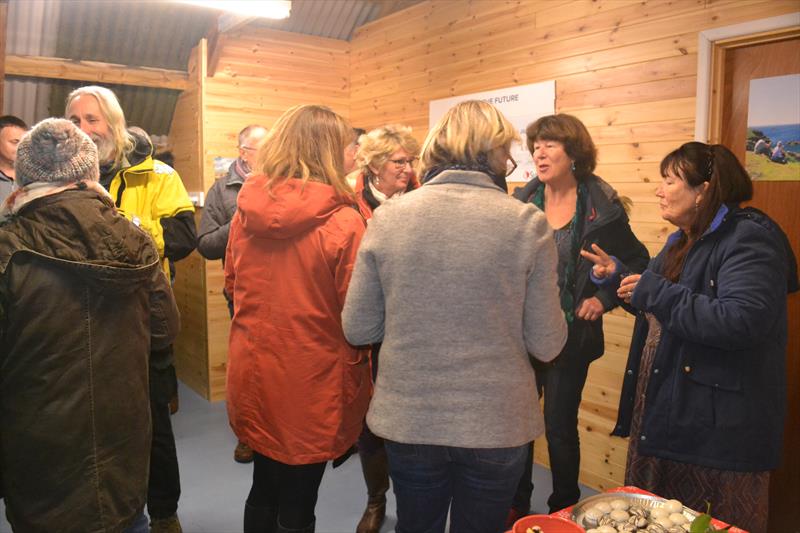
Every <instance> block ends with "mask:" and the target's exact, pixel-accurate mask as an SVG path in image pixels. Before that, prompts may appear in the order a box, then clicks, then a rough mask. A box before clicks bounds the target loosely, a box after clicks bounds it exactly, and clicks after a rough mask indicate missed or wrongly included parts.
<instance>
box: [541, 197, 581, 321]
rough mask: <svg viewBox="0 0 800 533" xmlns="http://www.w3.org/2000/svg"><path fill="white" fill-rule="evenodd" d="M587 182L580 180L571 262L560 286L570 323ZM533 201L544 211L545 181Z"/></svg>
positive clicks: (565, 268) (566, 266) (563, 307)
mask: <svg viewBox="0 0 800 533" xmlns="http://www.w3.org/2000/svg"><path fill="white" fill-rule="evenodd" d="M588 192H589V191H588V190H587V188H586V184H585V183H584V182H583V181H578V199H577V201H576V202H575V214H574V215H573V216H572V223H571V224H572V241H571V243H570V249H571V253H570V254H569V262H568V263H567V264H566V265H565V267H564V284H563V285H562V286H561V287H560V288H559V289H560V290H559V293H560V296H561V310H562V311H564V318H566V319H567V322H568V323H570V324H571V323H572V322H573V321H574V320H575V298H574V296H573V294H572V288H573V286H574V285H575V269H576V266H577V264H578V257H579V254H580V250H581V236H582V235H583V224H584V219H585V218H586V217H585V216H584V215H585V214H586V198H587V196H588ZM533 203H534V205H535V206H536V207H538V208H539V209H541V210H542V211H544V183H539V186H538V187H537V188H536V191H534V193H533Z"/></svg>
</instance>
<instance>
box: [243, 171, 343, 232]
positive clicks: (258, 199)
mask: <svg viewBox="0 0 800 533" xmlns="http://www.w3.org/2000/svg"><path fill="white" fill-rule="evenodd" d="M266 184H267V177H266V176H263V175H258V176H252V177H251V178H248V180H247V181H246V182H245V183H244V185H243V186H242V191H241V193H244V192H245V191H246V190H247V189H249V191H247V194H241V193H240V194H239V205H238V207H239V216H240V217H241V220H242V226H243V228H244V231H245V232H247V233H251V234H255V235H260V236H263V237H267V238H270V239H290V238H292V237H294V236H295V235H298V234H300V233H303V232H304V231H307V230H309V229H310V228H313V227H315V226H318V225H320V224H322V223H323V222H325V221H326V220H327V219H328V218H329V217H330V216H331V215H332V214H333V213H335V212H336V211H338V210H339V209H340V208H342V207H343V206H346V205H349V204H351V203H352V202H351V201H350V200H348V199H347V198H345V197H342V196H340V195H339V194H338V193H337V192H336V190H335V189H334V188H333V187H332V186H331V185H327V184H325V183H318V182H314V181H308V182H306V183H305V184H304V183H303V182H302V181H301V180H299V179H289V180H287V181H286V182H284V183H281V184H280V185H276V186H275V187H273V188H272V190H271V191H268V190H267V189H266ZM259 189H260V190H259Z"/></svg>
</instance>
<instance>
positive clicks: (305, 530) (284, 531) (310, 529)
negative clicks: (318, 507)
mask: <svg viewBox="0 0 800 533" xmlns="http://www.w3.org/2000/svg"><path fill="white" fill-rule="evenodd" d="M316 525H317V520H316V519H314V520H312V521H311V523H310V524H309V525H307V526H306V527H301V528H300V529H289V528H288V527H283V526H282V525H281V523H280V521H279V522H278V529H276V530H275V531H276V532H277V533H314V528H315V527H316Z"/></svg>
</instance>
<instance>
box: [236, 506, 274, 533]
mask: <svg viewBox="0 0 800 533" xmlns="http://www.w3.org/2000/svg"><path fill="white" fill-rule="evenodd" d="M277 528H278V508H277V507H256V506H255V505H250V504H249V503H245V504H244V533H275V531H276V530H277Z"/></svg>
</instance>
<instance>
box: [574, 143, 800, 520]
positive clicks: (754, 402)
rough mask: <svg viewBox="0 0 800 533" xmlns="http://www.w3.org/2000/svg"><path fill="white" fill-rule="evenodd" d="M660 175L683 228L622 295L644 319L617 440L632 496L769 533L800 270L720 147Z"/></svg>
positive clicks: (705, 148)
mask: <svg viewBox="0 0 800 533" xmlns="http://www.w3.org/2000/svg"><path fill="white" fill-rule="evenodd" d="M661 175H662V176H663V181H662V183H661V185H660V187H659V189H658V192H657V193H656V195H657V196H658V198H659V204H660V207H661V213H662V217H663V218H664V219H665V220H667V221H669V222H671V223H673V224H675V225H676V226H678V228H679V230H678V231H677V232H676V233H674V234H673V235H671V236H670V237H669V238H668V240H667V243H666V246H665V247H664V249H663V250H662V251H661V253H660V254H659V255H658V256H657V257H656V258H655V259H653V261H652V262H651V264H650V266H649V267H648V269H647V270H645V272H644V273H643V274H641V275H632V276H627V277H626V278H625V279H623V280H622V281H621V284H620V286H619V290H618V293H617V294H618V296H619V297H620V298H622V299H623V300H624V301H625V302H626V303H628V304H629V306H630V308H633V310H634V312H636V313H637V315H638V316H637V319H636V326H635V329H634V336H633V340H632V343H631V351H630V355H629V358H628V364H627V368H626V371H625V377H624V383H623V389H622V396H621V400H620V408H619V418H618V421H617V426H616V428H615V429H614V432H613V434H614V435H618V436H628V435H630V444H629V448H628V462H627V468H626V473H625V484H626V485H636V486H639V487H641V488H644V489H647V490H650V491H652V492H654V493H656V494H659V495H661V496H664V497H668V498H676V499H678V500H681V501H682V502H683V503H684V504H685V505H686V506H688V507H691V508H694V509H700V510H705V502H706V501H709V502H710V503H711V512H712V514H713V515H714V516H715V517H717V518H719V519H721V520H725V521H727V522H730V523H733V524H736V525H737V526H739V527H743V528H745V529H747V530H749V531H751V532H753V533H755V532H761V531H766V526H767V508H768V488H769V470H771V469H773V468H775V467H776V466H777V465H778V463H779V460H780V455H781V454H780V452H781V442H782V434H783V425H784V416H785V404H786V379H785V373H786V359H785V358H786V337H787V311H786V295H787V293H788V292H793V291H795V290H797V267H796V263H795V258H794V255H793V253H792V250H791V248H790V246H789V243H788V240H787V239H786V236H785V234H784V233H783V231H782V230H781V229H780V227H778V225H777V224H775V222H773V221H772V220H771V219H770V218H769V217H767V216H766V215H765V214H764V213H761V212H760V211H758V210H755V209H752V208H745V209H742V208H741V207H739V204H740V203H741V202H746V201H748V200H750V198H751V197H752V194H753V185H752V182H751V180H750V177H749V176H748V175H747V172H746V171H745V169H744V168H743V167H742V165H741V164H740V163H739V161H738V160H737V159H736V157H735V156H734V155H733V154H732V153H731V152H730V151H729V150H728V149H727V148H725V147H724V146H722V145H706V144H703V143H698V142H691V143H687V144H684V145H683V146H681V147H680V148H678V149H677V150H675V151H674V152H672V153H670V154H669V155H668V156H667V157H666V158H665V159H664V160H663V161H662V162H661ZM600 252H601V251H599V250H598V254H599V255H596V256H593V257H588V256H590V255H591V254H584V255H585V256H587V258H590V259H593V260H594V261H595V262H596V263H597V266H596V267H595V270H594V273H595V275H597V276H598V277H603V278H604V279H603V282H606V283H619V280H618V279H615V277H616V278H618V275H617V276H615V275H614V274H611V275H608V276H604V275H605V274H606V272H612V273H618V272H619V271H620V270H621V268H620V267H619V265H617V266H615V265H613V264H612V263H611V261H610V259H609V258H608V256H605V255H604V254H602V253H600ZM623 269H624V267H623ZM601 283H602V282H601Z"/></svg>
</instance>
